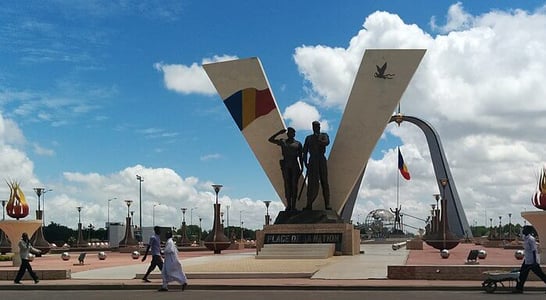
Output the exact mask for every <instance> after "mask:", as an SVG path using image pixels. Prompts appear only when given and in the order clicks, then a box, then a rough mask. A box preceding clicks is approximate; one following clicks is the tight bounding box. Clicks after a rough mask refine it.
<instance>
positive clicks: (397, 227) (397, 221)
mask: <svg viewBox="0 0 546 300" xmlns="http://www.w3.org/2000/svg"><path fill="white" fill-rule="evenodd" d="M389 209H390V210H391V212H392V213H393V214H394V229H395V230H402V224H401V219H400V211H401V210H402V205H400V207H395V208H394V209H392V208H389Z"/></svg>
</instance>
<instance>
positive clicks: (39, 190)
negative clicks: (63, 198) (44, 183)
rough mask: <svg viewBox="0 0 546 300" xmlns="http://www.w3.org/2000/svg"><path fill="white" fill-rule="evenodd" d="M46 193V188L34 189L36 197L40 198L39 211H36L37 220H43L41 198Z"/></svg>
mask: <svg viewBox="0 0 546 300" xmlns="http://www.w3.org/2000/svg"><path fill="white" fill-rule="evenodd" d="M44 191H45V188H42V187H37V188H34V192H36V196H38V209H37V210H36V220H42V209H41V208H40V196H42V193H43V192H44Z"/></svg>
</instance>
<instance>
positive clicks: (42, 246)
mask: <svg viewBox="0 0 546 300" xmlns="http://www.w3.org/2000/svg"><path fill="white" fill-rule="evenodd" d="M43 214H44V211H43V210H37V211H36V220H43ZM43 228H44V227H43V226H40V228H38V230H36V232H35V233H34V235H32V237H31V238H30V242H31V243H32V245H33V246H34V248H36V249H39V250H40V251H42V254H46V253H48V252H49V250H51V245H50V244H49V242H48V241H47V240H46V239H45V237H44V231H43Z"/></svg>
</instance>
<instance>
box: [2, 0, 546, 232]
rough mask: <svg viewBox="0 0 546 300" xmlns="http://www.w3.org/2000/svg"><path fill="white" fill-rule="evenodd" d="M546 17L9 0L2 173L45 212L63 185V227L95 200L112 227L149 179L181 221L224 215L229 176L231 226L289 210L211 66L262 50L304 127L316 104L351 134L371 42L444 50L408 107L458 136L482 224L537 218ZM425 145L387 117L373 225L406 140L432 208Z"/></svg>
mask: <svg viewBox="0 0 546 300" xmlns="http://www.w3.org/2000/svg"><path fill="white" fill-rule="evenodd" d="M545 20H546V8H545V7H544V2H543V1H469V2H454V1H343V2H341V3H338V2H333V1H312V2H310V1H274V2H267V3H266V2H263V1H240V2H231V3H230V2H225V1H179V0H177V1H161V2H156V1H61V0H58V1H6V2H4V4H3V9H2V11H0V45H1V46H0V152H1V153H2V154H1V157H0V173H1V174H2V177H3V178H6V179H9V178H11V179H17V180H19V181H21V183H22V187H23V189H24V191H25V194H26V196H27V198H28V199H29V200H30V204H31V210H34V209H36V196H35V195H34V193H33V191H32V188H33V187H36V186H44V187H47V188H50V189H52V190H53V191H51V192H49V193H47V194H46V197H45V198H46V200H45V201H46V212H45V215H46V222H49V221H54V222H57V223H62V224H65V225H68V226H71V227H76V223H77V212H76V209H75V207H76V206H78V205H82V206H83V207H84V209H83V211H82V218H83V219H84V222H85V223H93V224H96V225H97V226H103V224H104V222H105V221H106V214H107V208H106V206H107V199H110V198H112V197H117V198H118V199H117V201H114V202H112V203H111V208H110V216H111V220H112V221H122V220H123V217H124V214H125V213H126V208H125V206H124V204H123V202H122V201H121V200H123V199H133V200H138V181H137V180H136V178H135V175H136V174H140V175H142V176H143V177H144V182H143V183H142V185H143V197H142V199H143V215H142V218H143V225H144V226H149V225H152V224H151V222H152V207H153V205H154V204H157V203H161V205H160V206H156V207H155V209H154V210H155V220H156V223H157V224H159V225H165V226H169V225H170V226H179V224H180V221H181V213H180V208H181V207H187V208H194V209H192V210H191V214H192V217H193V218H192V219H193V220H192V221H190V220H188V218H189V215H187V216H186V218H187V221H188V222H193V223H194V224H196V222H197V221H196V220H197V217H198V216H200V217H202V218H203V227H204V228H205V229H206V228H208V227H210V226H211V221H210V218H211V216H212V206H211V205H210V204H212V201H213V191H212V188H211V187H210V184H211V183H221V184H223V185H224V188H223V189H222V191H221V192H220V197H221V198H220V199H221V203H222V204H223V206H227V205H229V206H230V209H231V212H230V214H231V217H230V219H231V225H233V224H238V222H239V221H240V219H241V220H243V221H244V222H245V226H248V227H249V228H260V227H261V224H262V223H263V214H264V211H265V207H264V205H263V203H262V201H263V200H273V201H274V202H273V203H272V206H271V209H270V211H271V213H272V214H273V215H274V216H275V215H276V213H277V212H278V211H279V210H282V209H283V206H282V204H281V202H280V201H279V198H278V196H277V195H276V194H275V192H274V190H273V188H272V187H271V185H270V183H269V181H268V180H267V178H266V176H265V174H264V173H263V171H262V170H261V168H260V166H259V165H258V163H257V161H256V159H255V158H254V156H253V154H252V152H251V151H250V149H249V147H248V146H247V144H246V142H245V140H244V138H243V137H242V135H241V134H240V132H239V130H238V129H237V127H236V125H235V123H234V122H233V121H232V120H231V117H230V116H229V113H228V112H227V110H226V108H225V107H224V105H223V104H222V102H221V101H220V98H219V96H218V95H217V94H216V93H215V91H214V89H213V88H212V85H210V82H208V81H207V80H206V77H203V73H202V69H201V65H202V64H203V63H204V62H210V61H217V60H223V59H232V58H246V57H253V56H257V57H259V58H260V60H261V61H262V64H263V67H264V69H265V73H266V75H267V77H268V80H269V82H270V85H271V88H272V91H273V93H274V95H275V97H276V101H277V103H278V105H279V107H280V109H281V112H282V113H283V115H284V117H285V120H286V121H287V123H288V124H289V125H292V126H294V127H296V128H297V129H298V136H297V138H298V139H300V140H303V137H304V136H305V135H306V134H307V133H308V132H309V130H310V122H309V118H315V117H316V118H317V119H320V120H321V121H322V122H324V124H325V125H326V126H325V127H326V129H327V130H328V132H329V133H330V135H331V136H332V137H333V138H335V132H336V129H337V125H338V122H339V120H340V117H341V114H342V111H343V107H344V101H346V98H347V97H346V95H345V94H344V93H348V91H349V90H350V84H351V82H352V81H351V80H352V78H353V77H354V72H356V68H357V67H358V64H359V62H360V61H359V58H361V57H362V53H363V51H364V49H366V48H426V49H427V54H426V55H425V59H424V61H423V63H422V65H421V66H420V68H419V69H418V72H417V73H416V76H415V77H414V79H413V80H412V82H411V83H410V87H408V90H407V92H406V94H405V95H404V96H403V98H402V104H401V107H402V112H403V113H406V114H409V115H414V116H418V117H421V118H424V119H426V120H427V121H429V122H430V123H431V124H432V125H433V126H435V128H436V129H437V130H438V131H439V132H440V134H441V136H442V143H443V144H444V147H446V153H447V156H448V159H449V160H450V164H451V167H452V173H453V175H454V177H455V179H456V180H457V189H458V190H459V193H460V196H461V199H462V201H463V206H464V207H465V211H466V213H467V217H468V220H469V223H470V224H471V225H472V224H479V225H482V224H483V223H484V222H486V220H488V219H489V218H490V217H494V218H495V219H497V218H498V216H503V215H506V214H507V213H509V212H510V213H512V214H513V215H514V220H515V221H519V222H522V220H521V218H520V217H519V212H520V211H523V210H526V209H527V210H531V209H533V207H532V206H531V205H530V201H529V199H530V197H531V195H532V193H533V191H534V188H535V185H536V178H535V175H536V173H537V172H538V170H539V168H540V167H541V166H542V165H543V161H544V157H545V154H546V153H544V152H545V150H543V149H545V147H544V144H543V141H541V138H540V136H541V134H542V132H543V129H544V127H545V126H546V124H544V122H543V120H542V118H541V117H542V116H543V113H544V110H545V109H546V105H545V103H544V99H545V97H544V96H545V95H546V90H545V88H544V87H543V84H542V83H543V82H544V81H543V80H542V79H546V78H544V77H546V72H544V70H546V59H545V58H546V54H545V53H544V52H545V51H544V50H543V49H546V45H545V44H546V38H545V36H546V33H545V32H546V29H544V28H546V26H543V25H544V24H545V23H546V21H545ZM340 61H341V62H344V63H346V64H345V67H343V66H340V65H339V64H337V63H338V62H340ZM347 62H355V63H347ZM318 67H322V68H318ZM319 69H320V70H329V71H328V72H324V71H320V72H319V71H317V70H319ZM516 75H517V76H516ZM203 78H204V79H203ZM541 80H542V81H541ZM521 103H525V105H521ZM305 124H309V126H308V127H306V126H305ZM323 127H324V126H323ZM423 141H424V139H423V137H421V136H420V133H419V132H418V131H417V130H415V128H412V127H411V126H401V127H400V128H397V127H395V126H389V127H388V128H387V130H386V131H385V133H384V137H383V138H382V139H381V140H380V141H379V143H378V146H377V148H376V150H375V151H374V154H373V156H372V159H371V161H370V163H369V167H368V168H367V173H366V175H365V178H364V183H363V186H362V187H361V191H360V193H359V198H358V201H357V206H356V207H355V213H354V215H353V217H354V220H355V221H358V220H360V221H364V218H365V216H366V214H367V213H368V212H369V211H370V210H372V209H374V208H388V207H394V205H395V203H396V202H395V200H393V196H394V195H395V194H396V192H395V182H396V176H397V173H396V172H397V169H396V160H395V157H396V153H395V150H396V147H397V146H402V151H403V153H404V158H405V160H406V164H407V165H408V167H409V169H410V172H411V173H412V180H411V181H408V182H403V183H402V186H401V194H402V195H403V199H401V203H402V205H403V209H407V211H406V212H407V213H409V214H412V215H415V216H419V217H426V216H427V215H428V207H429V203H431V202H432V198H431V196H430V195H432V194H433V193H436V192H437V187H436V185H435V182H434V178H433V176H432V167H431V163H430V158H429V154H428V148H427V147H426V145H425V144H424V142H423ZM1 195H4V196H3V197H4V198H7V197H8V196H9V191H8V187H7V185H0V197H2V196H1ZM137 202H138V201H137ZM133 208H134V209H135V210H136V211H137V213H136V215H135V216H136V217H137V218H139V216H138V207H137V206H133ZM504 218H505V220H506V219H507V216H505V217H504ZM412 225H414V226H417V227H423V224H420V223H418V222H417V221H415V222H414V223H413V224H412Z"/></svg>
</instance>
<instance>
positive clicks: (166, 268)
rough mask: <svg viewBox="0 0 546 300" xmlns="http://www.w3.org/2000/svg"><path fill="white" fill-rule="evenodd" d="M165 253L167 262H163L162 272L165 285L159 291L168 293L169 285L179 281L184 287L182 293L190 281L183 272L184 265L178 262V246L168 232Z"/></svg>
mask: <svg viewBox="0 0 546 300" xmlns="http://www.w3.org/2000/svg"><path fill="white" fill-rule="evenodd" d="M164 253H165V261H164V262H163V269H162V270H161V277H162V278H163V284H162V285H161V288H160V289H159V290H158V291H160V292H166V291H168V290H169V288H168V284H169V282H171V281H178V282H179V283H180V284H181V285H182V291H184V290H185V289H186V286H187V285H188V279H187V278H186V274H184V271H183V270H182V264H181V263H180V261H179V260H178V249H176V245H175V244H174V241H173V234H172V232H170V231H169V232H167V242H166V243H165V249H164Z"/></svg>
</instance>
